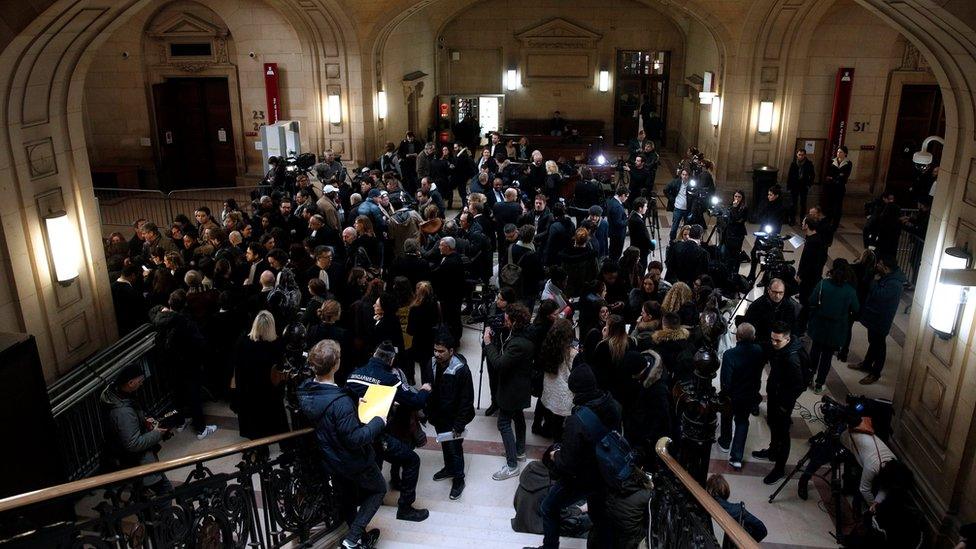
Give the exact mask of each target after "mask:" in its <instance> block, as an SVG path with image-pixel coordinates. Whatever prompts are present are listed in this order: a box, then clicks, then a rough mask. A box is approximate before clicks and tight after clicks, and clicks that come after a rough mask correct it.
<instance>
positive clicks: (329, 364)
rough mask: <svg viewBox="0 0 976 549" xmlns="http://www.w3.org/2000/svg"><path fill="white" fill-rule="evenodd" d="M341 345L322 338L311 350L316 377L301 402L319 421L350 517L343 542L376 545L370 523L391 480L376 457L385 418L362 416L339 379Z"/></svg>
mask: <svg viewBox="0 0 976 549" xmlns="http://www.w3.org/2000/svg"><path fill="white" fill-rule="evenodd" d="M340 355H341V351H340V350H339V344H338V343H336V342H335V341H332V340H330V339H326V340H323V341H320V342H318V343H316V344H315V346H314V347H312V349H311V350H310V351H309V352H308V364H309V366H311V367H312V370H313V371H314V372H315V379H308V380H305V381H304V382H302V384H301V385H300V386H299V388H298V403H299V407H300V408H301V410H302V413H303V414H305V416H306V417H307V418H308V420H309V421H310V422H311V423H312V424H313V425H314V426H315V436H316V438H317V439H318V442H319V447H320V448H321V449H322V454H323V456H324V458H325V465H326V469H327V470H328V471H329V474H330V475H331V476H332V482H333V484H334V485H335V487H336V488H337V490H338V491H339V492H340V494H341V495H340V497H337V498H336V502H338V503H339V505H341V506H342V507H343V509H342V512H343V515H344V517H345V519H346V521H347V522H348V523H349V531H348V532H347V533H346V537H345V539H344V540H343V541H342V547H345V548H353V547H357V548H358V547H362V548H367V547H373V546H374V545H375V544H376V540H377V538H379V535H380V531H379V530H378V529H373V530H370V531H369V532H366V526H367V525H368V524H369V521H370V520H372V518H373V515H375V514H376V511H377V510H379V508H380V505H382V504H383V496H384V495H386V481H385V480H384V479H383V473H382V471H380V468H379V466H378V465H377V463H376V457H375V455H374V453H373V442H374V441H376V440H377V439H378V438H379V437H380V435H382V434H383V427H384V426H385V425H386V418H382V417H374V418H373V419H372V420H370V422H369V423H367V424H366V425H363V424H362V423H361V422H360V421H359V414H358V411H357V408H358V404H357V401H356V398H355V397H354V396H353V395H352V394H351V393H350V392H348V391H346V390H345V389H342V388H340V387H339V386H338V385H336V382H335V377H334V376H335V372H336V370H337V369H338V367H339V359H340Z"/></svg>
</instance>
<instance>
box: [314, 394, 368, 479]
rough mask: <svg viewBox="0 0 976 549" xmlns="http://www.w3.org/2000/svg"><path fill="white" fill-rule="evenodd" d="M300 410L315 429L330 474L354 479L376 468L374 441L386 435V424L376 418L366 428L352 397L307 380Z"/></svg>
mask: <svg viewBox="0 0 976 549" xmlns="http://www.w3.org/2000/svg"><path fill="white" fill-rule="evenodd" d="M298 406H299V408H300V409H301V410H302V413H303V414H305V417H306V418H308V420H309V421H310V422H311V423H312V425H313V426H314V428H315V437H316V438H317V439H318V442H319V448H321V450H322V454H323V456H324V457H325V463H326V466H327V468H328V470H329V472H330V473H332V474H341V475H343V476H346V477H350V476H355V475H356V474H357V473H359V472H361V471H363V470H364V469H366V468H367V467H369V466H371V465H372V466H375V465H376V456H375V454H374V452H373V441H375V440H376V439H377V437H379V436H380V434H381V433H382V432H383V427H384V423H383V420H382V419H380V418H379V417H374V418H373V419H371V420H370V422H369V423H367V424H365V425H363V424H362V423H361V422H360V421H359V412H358V409H357V404H356V399H355V397H354V396H353V395H352V393H350V392H349V391H346V390H345V389H343V388H340V387H339V386H338V385H332V384H330V383H319V382H317V381H315V380H314V379H307V380H305V381H303V382H302V383H301V385H299V386H298Z"/></svg>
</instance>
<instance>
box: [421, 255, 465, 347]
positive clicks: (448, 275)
mask: <svg viewBox="0 0 976 549" xmlns="http://www.w3.org/2000/svg"><path fill="white" fill-rule="evenodd" d="M437 248H438V250H439V251H440V254H441V260H440V262H439V263H438V264H437V266H436V267H434V269H433V271H431V273H430V278H431V282H432V283H433V285H434V293H435V294H437V300H438V301H440V302H441V315H442V317H443V319H444V324H445V325H446V326H447V328H448V330H450V331H451V336H452V337H454V339H455V341H460V340H461V304H462V303H463V302H464V295H465V290H466V288H465V282H464V281H465V276H464V263H462V262H461V254H459V253H457V241H456V240H455V239H454V237H452V236H445V237H444V238H441V239H440V241H439V242H438V243H437Z"/></svg>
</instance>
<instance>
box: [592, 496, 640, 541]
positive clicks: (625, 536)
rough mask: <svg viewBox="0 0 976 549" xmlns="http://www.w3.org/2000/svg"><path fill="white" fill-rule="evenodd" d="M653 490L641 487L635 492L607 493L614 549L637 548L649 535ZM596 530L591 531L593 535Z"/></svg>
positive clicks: (607, 509)
mask: <svg viewBox="0 0 976 549" xmlns="http://www.w3.org/2000/svg"><path fill="white" fill-rule="evenodd" d="M650 499H651V490H650V489H649V488H643V487H642V488H641V489H639V490H635V491H633V492H624V493H621V494H614V493H610V494H607V500H606V513H607V516H608V517H609V518H610V524H609V525H608V527H610V528H613V536H614V542H613V549H637V548H638V547H640V546H641V542H642V541H644V539H645V538H646V537H647V518H648V515H647V513H648V510H647V503H648V501H650ZM593 534H594V531H593V530H591V531H590V535H591V536H593Z"/></svg>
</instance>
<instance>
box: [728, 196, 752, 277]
mask: <svg viewBox="0 0 976 549" xmlns="http://www.w3.org/2000/svg"><path fill="white" fill-rule="evenodd" d="M728 216H729V217H728V220H727V221H726V222H725V230H724V231H722V257H723V258H724V259H725V263H726V265H727V266H728V269H729V271H730V272H732V273H738V272H739V256H740V255H742V244H743V243H745V240H746V219H748V217H749V208H748V207H747V206H746V195H745V193H744V192H742V190H741V189H736V191H735V192H734V193H732V204H731V205H730V206H729V210H728Z"/></svg>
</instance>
